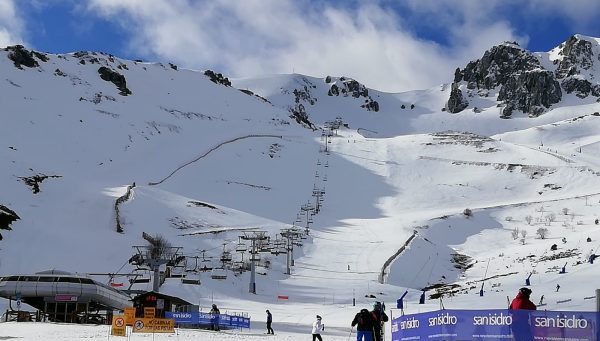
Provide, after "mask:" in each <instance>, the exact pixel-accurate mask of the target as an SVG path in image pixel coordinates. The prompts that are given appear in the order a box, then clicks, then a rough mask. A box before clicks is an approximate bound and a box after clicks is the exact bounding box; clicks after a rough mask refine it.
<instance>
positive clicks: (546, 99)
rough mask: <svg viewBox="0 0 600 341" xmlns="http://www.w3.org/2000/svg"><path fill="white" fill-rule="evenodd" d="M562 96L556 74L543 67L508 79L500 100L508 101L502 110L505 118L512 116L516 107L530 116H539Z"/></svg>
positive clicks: (502, 88)
mask: <svg viewBox="0 0 600 341" xmlns="http://www.w3.org/2000/svg"><path fill="white" fill-rule="evenodd" d="M561 97H562V91H561V90H560V84H559V83H558V81H557V80H556V78H555V77H554V74H553V73H552V72H551V71H548V70H541V69H536V70H532V71H527V72H523V73H520V74H519V75H517V76H515V77H512V78H510V79H508V80H507V81H506V83H505V84H503V85H502V87H501V88H500V92H499V93H498V100H499V101H504V102H505V103H506V106H505V107H504V109H503V110H502V116H503V117H505V118H506V117H509V116H511V114H512V112H513V110H515V109H517V110H521V111H522V112H524V113H527V114H529V116H530V117H537V116H539V115H541V114H542V113H543V112H544V110H545V108H549V107H550V106H551V105H552V104H554V103H558V102H559V101H560V99H561Z"/></svg>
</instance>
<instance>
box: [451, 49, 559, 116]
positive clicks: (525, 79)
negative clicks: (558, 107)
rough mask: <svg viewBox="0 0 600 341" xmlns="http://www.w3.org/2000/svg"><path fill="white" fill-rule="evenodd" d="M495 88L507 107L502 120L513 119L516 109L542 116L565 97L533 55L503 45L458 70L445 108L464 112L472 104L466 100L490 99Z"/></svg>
mask: <svg viewBox="0 0 600 341" xmlns="http://www.w3.org/2000/svg"><path fill="white" fill-rule="evenodd" d="M496 89H499V91H498V101H501V102H502V105H503V106H504V109H503V110H502V115H501V117H503V118H508V117H510V116H511V115H512V113H513V111H514V110H520V111H522V112H524V113H527V114H529V116H530V117H535V116H539V115H541V114H542V113H543V112H544V110H545V109H547V108H549V107H550V106H551V105H552V104H555V103H558V102H559V101H560V100H561V98H562V91H561V87H560V84H559V82H558V80H557V79H556V76H555V75H554V73H553V72H551V71H548V70H545V69H544V68H543V67H542V65H541V63H540V61H539V60H538V58H537V57H536V56H535V55H534V54H533V53H531V52H529V51H527V50H524V49H522V48H521V47H520V46H519V45H518V44H516V43H504V44H501V45H498V46H494V47H492V48H491V49H490V50H488V51H486V52H485V53H484V55H483V57H482V58H481V59H479V60H476V61H472V62H470V63H469V64H467V66H466V67H465V68H464V69H462V70H461V69H456V72H455V74H454V82H453V83H452V90H451V91H450V97H449V99H448V102H447V103H446V109H447V110H448V111H449V112H451V113H458V112H461V111H462V110H464V109H466V108H467V107H468V105H469V101H468V100H467V97H472V96H487V95H488V93H489V92H490V90H496ZM463 91H465V92H466V94H465V93H464V92H463Z"/></svg>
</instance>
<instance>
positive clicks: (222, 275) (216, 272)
mask: <svg viewBox="0 0 600 341" xmlns="http://www.w3.org/2000/svg"><path fill="white" fill-rule="evenodd" d="M210 278H212V279H216V280H224V279H227V270H225V269H224V268H214V269H212V271H211V273H210Z"/></svg>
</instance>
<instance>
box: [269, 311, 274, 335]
mask: <svg viewBox="0 0 600 341" xmlns="http://www.w3.org/2000/svg"><path fill="white" fill-rule="evenodd" d="M272 323H273V315H272V314H271V312H270V311H269V309H267V334H275V332H274V331H273V328H271V324H272Z"/></svg>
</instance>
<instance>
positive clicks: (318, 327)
mask: <svg viewBox="0 0 600 341" xmlns="http://www.w3.org/2000/svg"><path fill="white" fill-rule="evenodd" d="M324 330H325V325H324V324H323V323H322V322H321V316H319V315H317V320H316V321H315V322H314V323H313V327H312V337H313V341H315V340H319V341H323V339H322V338H321V332H322V331H324Z"/></svg>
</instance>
